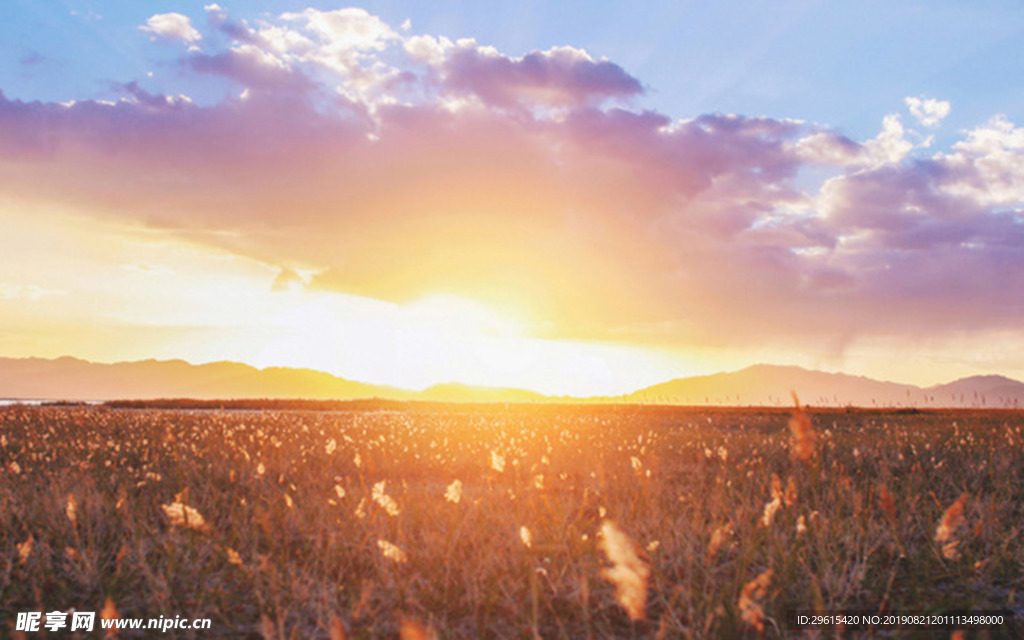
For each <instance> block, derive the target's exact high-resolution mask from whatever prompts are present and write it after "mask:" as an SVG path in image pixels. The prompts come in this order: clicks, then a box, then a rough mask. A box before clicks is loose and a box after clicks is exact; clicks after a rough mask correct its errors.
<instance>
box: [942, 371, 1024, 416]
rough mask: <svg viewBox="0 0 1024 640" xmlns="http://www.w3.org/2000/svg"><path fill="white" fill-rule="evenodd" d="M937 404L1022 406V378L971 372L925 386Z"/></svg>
mask: <svg viewBox="0 0 1024 640" xmlns="http://www.w3.org/2000/svg"><path fill="white" fill-rule="evenodd" d="M927 392H928V393H929V394H930V395H931V396H932V397H934V402H935V403H938V404H949V405H954V406H965V407H994V408H999V407H1014V408H1016V407H1024V382H1019V381H1017V380H1013V379H1012V378H1007V377H1006V376H971V377H969V378H960V379H959V380H954V381H953V382H950V383H948V384H940V385H936V386H934V387H929V388H928V389H927Z"/></svg>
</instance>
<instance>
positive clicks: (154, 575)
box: [0, 405, 1024, 640]
mask: <svg viewBox="0 0 1024 640" xmlns="http://www.w3.org/2000/svg"><path fill="white" fill-rule="evenodd" d="M807 417H808V418H809V419H810V422H811V425H812V427H811V430H810V431H806V430H801V428H800V426H799V424H798V425H797V429H796V431H795V432H794V430H793V429H791V428H790V427H789V426H788V425H789V422H790V419H791V418H790V412H788V411H779V410H755V409H750V410H739V409H737V410H730V409H682V408H659V407H568V406H545V407H541V406H518V407H517V406H483V405H478V406H454V405H452V406H444V405H406V406H403V407H400V408H398V409H397V410H395V409H393V410H387V411H383V410H378V411H319V412H318V411H222V410H202V411H199V410H193V411H190V410H156V409H116V410H115V409H110V408H82V407H50V408H46V407H43V408H24V407H9V408H5V409H3V410H0V636H4V637H6V636H14V637H18V635H17V634H16V633H15V631H14V621H15V617H16V613H17V612H18V611H44V612H48V611H53V610H55V609H56V610H62V611H67V610H69V609H70V608H75V609H77V610H80V611H81V610H84V611H100V610H101V609H102V608H103V607H104V605H105V603H107V602H108V599H109V603H110V604H112V605H113V607H114V608H115V609H116V611H117V613H118V615H120V616H122V617H146V618H148V617H158V616H160V615H164V616H167V615H170V616H174V615H181V616H187V617H191V618H207V617H208V618H211V619H212V621H213V624H212V629H210V630H208V631H196V632H194V635H189V633H191V632H189V633H185V632H179V635H181V636H183V637H197V638H217V637H234V638H248V637H252V638H280V639H285V638H303V639H305V638H331V639H332V640H334V639H337V638H343V637H347V638H377V637H399V636H400V635H401V637H405V638H422V637H435V636H436V637H438V638H535V637H543V638H604V637H623V638H676V637H682V638H691V637H692V638H742V637H759V636H762V635H763V636H764V637H780V636H781V637H833V633H834V631H832V630H830V631H828V632H827V634H824V635H823V634H821V633H815V632H807V631H803V632H797V631H793V630H790V629H788V627H787V623H786V612H787V611H788V610H792V609H804V610H807V609H821V610H835V609H844V608H847V609H867V610H872V611H889V610H923V611H932V612H937V611H944V610H951V609H979V608H1009V609H1012V610H1015V611H1016V614H1017V616H1018V619H1017V625H1018V626H1017V629H1018V631H1019V630H1021V629H1022V628H1024V620H1022V619H1021V617H1020V616H1021V614H1022V613H1024V609H1022V607H1021V605H1020V603H1019V599H1020V598H1021V596H1022V594H1021V590H1022V586H1024V541H1022V527H1024V414H1022V413H1020V412H1010V411H1005V412H1004V411H955V412H952V411H950V412H939V411H927V412H913V411H903V412H881V411H810V412H809V413H808V414H807ZM957 505H959V506H957ZM186 507H187V509H186ZM199 518H201V519H202V520H201V521H200V520H199ZM609 522H610V523H614V524H613V525H612V524H607V523H609ZM942 525H945V530H944V531H943V530H942ZM602 529H604V532H603V533H602ZM617 532H621V533H622V534H624V536H625V537H624V538H622V537H619V536H618V534H617ZM610 536H611V537H614V538H615V540H614V541H613V540H610V539H609V537H610ZM613 560H614V562H613ZM641 588H642V590H643V591H642V594H640V596H639V600H638V596H637V594H636V593H635V590H636V589H641ZM630 590H633V591H634V593H633V594H632V598H633V599H632V600H630V597H631V596H630ZM624 604H625V606H624ZM758 627H760V630H759V629H758ZM953 631H954V630H953V629H943V630H937V629H932V630H921V629H911V628H904V629H895V630H876V631H875V632H867V631H853V630H847V631H846V633H845V635H844V637H860V636H869V635H871V636H872V637H900V638H904V637H906V638H915V637H922V638H925V637H927V638H932V637H942V638H948V637H950V635H951V633H952V632H953ZM36 635H39V636H40V637H42V636H43V635H45V634H32V633H29V634H25V636H24V637H26V638H31V637H35V636H36ZM51 635H55V636H56V635H59V636H61V637H69V638H70V637H75V635H74V634H72V633H69V632H62V633H58V634H51ZM158 635H159V634H158ZM174 635H175V633H173V632H172V633H169V634H166V635H164V636H163V637H173V636H174ZM81 637H86V636H85V635H82V636H81ZM89 637H97V634H92V635H91V636H89ZM121 637H133V636H131V635H130V634H127V633H124V632H122V634H121ZM135 637H139V636H135ZM147 637H152V636H147ZM963 637H993V638H995V637H1009V636H1006V635H1005V634H1004V635H1002V636H1000V635H998V634H996V633H992V632H976V631H972V630H969V629H967V630H965V635H964V636H963Z"/></svg>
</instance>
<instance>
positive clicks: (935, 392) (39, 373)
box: [0, 357, 1024, 408]
mask: <svg viewBox="0 0 1024 640" xmlns="http://www.w3.org/2000/svg"><path fill="white" fill-rule="evenodd" d="M794 391H795V392H796V393H797V394H799V398H800V402H801V403H803V404H810V405H816V406H847V405H852V406H861V407H988V408H1000V407H1011V408H1012V407H1024V383H1022V382H1019V381H1017V380H1012V379H1010V378H1006V377H1003V376H975V377H971V378H963V379H961V380H956V381H954V382H950V383H948V384H944V385H937V386H933V387H928V388H922V387H917V386H914V385H907V384H898V383H895V382H882V381H879V380H873V379H871V378H865V377H861V376H851V375H846V374H842V373H825V372H822V371H811V370H808V369H802V368H800V367H792V366H776V365H755V366H752V367H748V368H746V369H742V370H740V371H733V372H729V373H716V374H714V375H707V376H694V377H689V378H679V379H676V380H671V381H669V382H664V383H661V384H656V385H654V386H651V387H647V388H644V389H640V390H639V391H636V392H634V393H630V394H627V395H623V396H616V397H593V398H568V397H553V396H545V395H543V394H540V393H536V392H533V391H526V390H523V389H507V388H496V387H473V386H468V385H464V384H457V383H449V384H439V385H434V386H432V387H429V388H427V389H424V390H423V391H409V390H407V389H399V388H397V387H389V386H383V385H373V384H367V383H363V382H355V381H352V380H346V379H344V378H339V377H337V376H334V375H331V374H329V373H324V372H322V371H314V370H312V369H290V368H284V367H269V368H266V369H257V368H255V367H251V366H249V365H246V364H239V363H237V362H215V363H211V364H202V365H193V364H189V363H187V362H185V361H183V360H143V361H139V362H119V363H116V364H99V363H94V362H88V361H85V360H79V359H76V358H70V357H64V358H57V359H55V360H47V359H43V358H20V359H19V358H0V398H11V399H15V398H24V399H31V398H35V399H54V400H57V399H63V400H115V399H134V400H149V399H156V398H194V399H200V400H204V399H253V398H280V399H295V398H305V399H310V400H354V399H364V398H381V399H391V400H429V401H437V402H631V403H644V404H685V405H739V406H788V405H790V404H791V403H792V402H793V400H792V397H791V393H792V392H794Z"/></svg>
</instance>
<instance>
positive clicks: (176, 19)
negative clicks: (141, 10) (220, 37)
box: [139, 13, 203, 44]
mask: <svg viewBox="0 0 1024 640" xmlns="http://www.w3.org/2000/svg"><path fill="white" fill-rule="evenodd" d="M139 29H141V30H142V31H145V32H146V33H150V34H152V35H153V36H154V37H161V38H166V39H167V40H181V41H182V42H184V43H186V44H195V43H197V42H199V41H200V40H202V39H203V37H202V35H200V33H199V32H198V31H196V29H195V27H193V26H192V21H191V20H190V19H189V17H188V16H185V15H182V14H180V13H158V14H156V15H154V16H151V17H150V18H149V20H146V24H145V25H143V26H141V27H139Z"/></svg>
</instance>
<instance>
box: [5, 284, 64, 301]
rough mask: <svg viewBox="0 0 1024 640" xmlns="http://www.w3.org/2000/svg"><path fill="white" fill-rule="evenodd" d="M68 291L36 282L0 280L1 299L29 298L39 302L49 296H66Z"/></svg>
mask: <svg viewBox="0 0 1024 640" xmlns="http://www.w3.org/2000/svg"><path fill="white" fill-rule="evenodd" d="M65 295H67V291H62V290H58V289H46V288H43V287H40V286H37V285H34V284H10V283H7V282H0V300H28V301H30V302H38V301H39V300H42V299H43V298H46V297H49V296H65Z"/></svg>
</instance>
